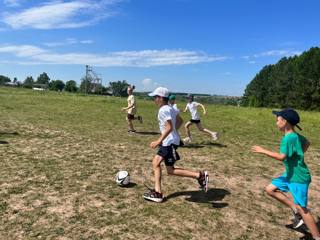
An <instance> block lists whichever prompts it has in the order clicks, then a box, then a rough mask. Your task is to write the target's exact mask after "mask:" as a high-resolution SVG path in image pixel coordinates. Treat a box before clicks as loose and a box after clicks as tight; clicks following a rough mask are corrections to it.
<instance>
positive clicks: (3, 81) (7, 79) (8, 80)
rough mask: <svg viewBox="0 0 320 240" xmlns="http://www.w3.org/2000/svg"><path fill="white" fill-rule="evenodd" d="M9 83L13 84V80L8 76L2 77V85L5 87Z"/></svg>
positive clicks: (0, 79) (0, 80)
mask: <svg viewBox="0 0 320 240" xmlns="http://www.w3.org/2000/svg"><path fill="white" fill-rule="evenodd" d="M7 82H11V79H10V78H8V77H6V76H3V75H0V85H5V84H6V83H7Z"/></svg>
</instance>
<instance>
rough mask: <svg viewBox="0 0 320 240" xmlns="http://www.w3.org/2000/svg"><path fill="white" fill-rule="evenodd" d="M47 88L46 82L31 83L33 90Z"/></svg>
mask: <svg viewBox="0 0 320 240" xmlns="http://www.w3.org/2000/svg"><path fill="white" fill-rule="evenodd" d="M48 88H49V86H48V84H39V83H35V84H33V85H32V89H33V90H35V91H45V90H48Z"/></svg>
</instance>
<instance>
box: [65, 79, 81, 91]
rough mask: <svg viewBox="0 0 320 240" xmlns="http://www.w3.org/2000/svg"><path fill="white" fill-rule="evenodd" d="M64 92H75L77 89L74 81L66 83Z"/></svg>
mask: <svg viewBox="0 0 320 240" xmlns="http://www.w3.org/2000/svg"><path fill="white" fill-rule="evenodd" d="M64 90H65V91H68V92H77V91H78V87H77V83H76V81H74V80H69V81H67V82H66V86H65V88H64Z"/></svg>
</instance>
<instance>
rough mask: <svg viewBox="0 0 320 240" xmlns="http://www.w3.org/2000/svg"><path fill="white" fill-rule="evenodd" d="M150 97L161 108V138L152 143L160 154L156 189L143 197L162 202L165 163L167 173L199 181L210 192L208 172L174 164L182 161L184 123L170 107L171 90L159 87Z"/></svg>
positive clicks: (155, 166) (155, 163)
mask: <svg viewBox="0 0 320 240" xmlns="http://www.w3.org/2000/svg"><path fill="white" fill-rule="evenodd" d="M149 96H152V97H154V101H155V104H156V105H157V106H158V107H159V112H158V122H159V128H160V132H161V136H160V137H159V138H158V139H156V140H155V141H153V142H151V143H150V147H151V148H153V149H154V148H157V147H159V149H158V152H157V154H156V156H155V157H154V158H153V160H152V167H153V171H154V179H155V188H154V189H149V190H150V191H148V192H146V193H145V194H144V195H143V197H144V198H145V199H146V200H150V201H154V202H162V201H163V195H162V191H161V162H163V161H164V163H165V165H166V168H167V173H168V174H169V175H175V176H180V177H189V178H194V179H197V180H198V183H199V184H200V187H201V188H203V189H204V190H205V192H207V191H208V182H209V175H208V172H206V171H199V172H195V171H191V170H187V169H183V168H176V167H174V164H175V162H176V161H177V160H179V159H180V157H179V154H178V152H177V151H176V150H177V148H178V144H179V142H180V137H179V134H178V132H177V128H179V126H180V125H181V123H182V119H181V117H180V116H179V115H178V114H177V113H176V111H175V110H174V109H173V108H172V107H171V106H169V105H168V97H169V90H168V89H167V88H163V87H158V88H157V89H155V90H154V91H153V92H152V93H150V94H149Z"/></svg>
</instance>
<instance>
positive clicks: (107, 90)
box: [0, 72, 129, 97]
mask: <svg viewBox="0 0 320 240" xmlns="http://www.w3.org/2000/svg"><path fill="white" fill-rule="evenodd" d="M1 85H2V86H11V87H23V88H30V89H31V88H41V89H45V90H51V91H67V92H74V93H77V92H78V93H84V94H103V95H113V96H119V97H123V96H127V87H128V86H129V84H128V83H127V82H126V80H122V81H114V82H110V83H109V86H107V87H105V86H103V85H102V84H97V83H93V82H92V81H90V79H86V77H83V78H82V79H81V83H80V85H79V86H78V85H77V82H76V81H75V80H69V81H67V82H64V81H62V80H59V79H57V80H51V79H50V77H49V76H48V74H47V73H45V72H44V73H42V74H40V75H39V76H38V77H37V79H36V80H34V79H33V77H32V76H28V77H26V79H25V80H24V81H23V82H20V81H18V80H17V78H14V79H13V81H11V79H10V78H9V77H6V76H3V75H0V86H1Z"/></svg>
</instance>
